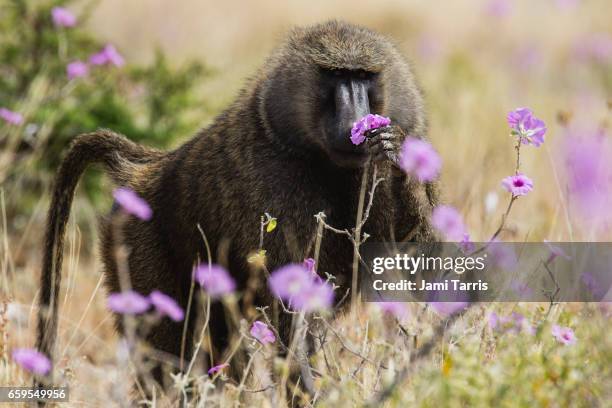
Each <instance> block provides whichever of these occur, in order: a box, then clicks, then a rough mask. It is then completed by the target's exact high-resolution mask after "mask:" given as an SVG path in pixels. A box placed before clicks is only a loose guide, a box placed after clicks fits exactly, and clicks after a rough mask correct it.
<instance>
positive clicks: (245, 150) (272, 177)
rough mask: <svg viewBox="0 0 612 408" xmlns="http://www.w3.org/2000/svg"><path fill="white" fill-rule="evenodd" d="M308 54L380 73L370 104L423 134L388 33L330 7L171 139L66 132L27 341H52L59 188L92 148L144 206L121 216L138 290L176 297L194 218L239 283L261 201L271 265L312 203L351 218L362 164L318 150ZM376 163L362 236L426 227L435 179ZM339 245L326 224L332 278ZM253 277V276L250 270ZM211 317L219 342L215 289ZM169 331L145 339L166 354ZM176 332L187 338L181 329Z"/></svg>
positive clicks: (349, 223) (109, 273)
mask: <svg viewBox="0 0 612 408" xmlns="http://www.w3.org/2000/svg"><path fill="white" fill-rule="evenodd" d="M321 67H323V68H334V69H336V68H340V69H351V70H354V69H360V70H365V71H370V72H377V73H379V75H380V86H381V87H382V95H383V98H382V100H381V101H380V103H379V104H378V106H377V110H376V113H380V114H383V115H386V116H389V117H390V118H391V119H392V121H393V123H394V124H396V125H398V126H400V127H401V128H402V130H403V131H404V132H405V133H406V134H410V135H413V136H416V137H424V136H425V133H426V122H425V115H424V109H423V105H422V98H421V94H420V92H419V90H418V88H417V86H416V84H415V80H414V78H413V75H412V73H411V71H410V69H409V67H408V65H407V64H406V63H405V62H404V60H403V59H402V58H401V57H400V56H399V54H398V52H397V51H396V50H395V48H394V47H393V46H392V45H391V43H390V42H388V41H387V40H386V39H384V38H383V37H382V36H380V35H378V34H376V33H373V32H371V31H369V30H367V29H365V28H361V27H356V26H353V25H349V24H346V23H341V22H336V21H332V22H328V23H324V24H320V25H316V26H314V27H310V28H305V29H297V30H295V31H294V32H293V33H292V34H291V35H290V36H289V39H288V40H287V42H286V43H285V44H284V45H283V46H281V47H280V48H279V50H278V51H277V52H276V53H274V54H273V55H272V57H271V58H270V60H269V61H268V63H267V64H266V65H265V66H264V68H263V69H262V70H261V71H260V72H259V73H258V75H257V76H256V77H255V78H254V79H253V80H252V81H251V82H250V83H249V84H248V85H247V86H246V87H245V88H244V90H243V91H242V92H241V93H240V95H239V96H238V98H237V99H236V101H235V102H234V103H233V104H232V105H231V106H230V107H229V108H228V109H227V110H226V111H225V112H223V113H222V114H221V115H219V116H218V117H217V119H216V120H215V121H214V123H213V124H212V125H211V126H210V127H208V128H207V129H203V130H202V131H201V132H199V133H198V134H197V135H196V136H195V137H194V138H193V139H192V140H190V141H189V142H187V143H185V144H184V145H183V146H181V147H179V148H178V149H176V150H174V151H171V152H167V153H160V152H157V151H153V150H149V149H145V148H142V147H139V146H136V145H135V144H133V143H131V142H129V141H128V140H127V139H125V138H123V137H122V136H119V135H115V134H113V133H112V132H109V131H99V132H95V133H93V134H88V135H83V136H79V137H78V138H77V139H76V140H75V142H74V143H73V145H72V147H71V149H70V150H69V152H68V155H67V157H66V159H65V160H64V162H63V163H62V166H61V168H60V171H59V174H58V177H57V182H56V186H55V193H54V198H53V202H52V205H51V209H50V211H49V223H48V226H47V234H46V246H45V257H44V265H43V273H42V277H41V285H42V292H41V293H42V294H41V315H40V323H39V330H40V331H39V343H38V345H39V347H40V349H41V350H42V351H43V352H45V353H47V354H49V355H50V354H51V353H52V344H53V339H54V337H55V332H56V322H57V290H58V288H59V279H60V267H61V262H62V244H63V235H64V229H65V225H66V221H67V219H68V216H69V209H70V202H71V199H72V195H73V193H74V189H75V186H76V183H77V180H78V177H79V176H80V174H81V173H82V172H83V170H84V169H85V167H86V165H88V164H89V163H93V162H101V163H102V164H103V165H104V166H105V168H106V169H107V171H108V172H109V174H111V176H112V177H113V179H114V180H115V182H116V183H117V184H119V185H126V186H129V187H131V188H133V189H134V190H135V191H136V192H137V193H138V194H139V195H141V196H142V197H143V198H145V199H146V200H147V201H148V202H149V204H150V205H151V207H152V209H153V218H152V220H151V221H148V222H144V221H140V220H137V219H135V218H130V219H129V220H128V221H127V222H126V223H125V224H124V225H123V228H122V232H123V239H124V243H125V244H126V246H127V247H128V248H129V250H130V253H129V259H128V263H129V271H130V277H131V285H132V287H133V288H134V289H135V290H137V291H139V292H141V293H143V294H145V295H146V294H148V293H150V292H151V291H152V290H154V289H159V290H161V291H163V292H165V293H167V294H168V295H170V296H173V297H174V298H175V299H177V300H178V301H179V302H180V303H181V304H182V305H183V306H185V305H186V303H187V298H188V294H189V286H190V282H191V273H192V268H193V265H194V263H195V262H196V260H197V259H201V260H204V259H206V252H205V248H204V245H203V240H202V237H201V234H200V232H199V231H198V229H197V225H198V224H199V225H201V227H202V229H203V230H204V233H205V234H206V237H207V239H208V240H209V242H210V244H211V247H212V250H213V258H214V259H213V262H224V263H225V262H226V265H225V266H227V267H228V269H229V270H230V271H231V273H232V275H233V276H234V278H235V280H236V282H237V283H238V293H240V291H242V290H244V289H245V285H246V283H247V280H248V278H249V273H250V272H249V270H250V269H249V267H248V265H247V261H246V258H247V255H248V254H249V253H251V252H252V251H253V250H255V249H257V247H258V240H259V223H260V217H261V215H262V214H263V213H264V212H268V213H270V214H272V215H273V216H275V217H277V218H278V220H279V225H278V228H277V230H276V231H274V232H273V233H270V234H266V236H265V242H264V247H265V249H266V250H267V256H268V258H267V263H268V268H269V269H270V270H273V269H274V268H276V267H278V266H280V265H283V264H286V263H289V262H301V261H302V260H303V259H304V258H305V257H308V256H311V255H312V254H311V253H310V252H308V251H309V248H310V250H311V249H312V245H311V243H312V238H313V236H314V233H315V228H316V221H315V219H314V215H315V214H317V213H318V212H320V211H324V212H325V214H326V215H327V217H328V218H327V221H328V222H329V223H330V224H332V225H334V226H335V227H337V228H342V229H344V228H348V229H350V228H352V227H353V226H354V225H355V215H356V211H357V202H358V195H359V186H360V180H361V173H362V169H360V168H343V167H339V166H336V164H335V163H333V162H331V161H330V160H329V158H328V157H327V155H326V153H325V146H324V144H325V141H324V140H323V139H322V138H321V137H320V130H321V129H319V128H318V122H317V120H318V117H319V116H320V115H322V114H323V113H324V112H321V111H320V109H319V105H320V104H318V100H319V96H318V94H317V89H316V88H317V87H316V86H314V85H313V84H316V83H317V75H319V74H318V72H319V69H320V68H321ZM378 166H379V169H380V171H381V172H382V174H383V175H384V176H385V177H386V179H385V181H384V182H383V183H381V185H380V186H379V188H378V190H377V194H376V196H375V200H374V205H373V208H372V211H371V213H370V217H369V219H368V221H367V223H366V224H365V226H364V228H363V230H364V232H366V233H368V234H369V235H370V236H371V238H370V240H372V241H392V240H395V239H400V238H401V237H405V236H407V235H410V234H412V235H411V237H412V239H413V240H418V241H428V240H431V239H433V235H432V231H431V228H430V226H429V223H428V218H429V215H430V211H431V208H432V206H433V205H434V204H435V202H436V199H437V198H436V192H435V188H434V186H433V185H432V184H427V185H425V186H424V185H422V184H420V183H418V182H416V181H414V180H413V179H411V178H410V177H407V176H405V175H402V176H394V175H392V173H391V171H390V167H391V166H390V165H389V164H388V163H379V164H378ZM102 232H103V240H102V257H103V259H104V264H105V268H106V271H105V272H106V277H107V286H108V289H109V291H111V292H114V291H118V290H119V284H118V279H117V265H116V262H115V256H114V252H113V251H114V242H113V234H112V229H111V228H110V224H109V223H108V222H107V221H106V222H103V225H102ZM222 242H228V243H229V247H228V251H227V253H226V257H225V260H224V259H219V257H218V256H217V250H218V248H219V246H220V245H221V244H222ZM352 254H353V250H352V246H351V244H350V242H349V241H348V240H347V239H346V237H344V236H339V235H335V234H331V233H325V236H324V238H323V242H322V247H321V252H320V259H319V265H318V269H319V271H326V272H329V273H331V274H333V275H335V276H336V277H337V279H338V283H340V284H341V285H343V289H342V292H344V290H345V289H344V288H347V287H348V286H350V273H351V272H350V271H351V261H352ZM251 278H253V277H251ZM255 278H256V280H257V281H259V282H260V287H261V288H262V289H265V286H266V285H265V279H266V278H265V276H264V275H263V272H262V273H261V275H260V276H257V277H255ZM260 295H261V296H259V297H258V298H257V299H256V302H257V303H259V304H266V303H269V302H270V299H269V297H268V296H267V294H266V293H265V290H262V291H261V293H260ZM46 312H49V313H46ZM193 315H194V314H193V313H192V314H191V316H192V317H193ZM192 322H193V319H192V320H191V322H190V324H189V336H190V337H189V338H190V339H191V336H192V334H191V332H192V330H193V323H192ZM210 327H211V331H212V333H213V334H212V337H213V339H214V340H215V341H216V344H217V346H218V348H219V349H222V348H223V346H224V345H225V344H226V342H227V336H228V330H227V327H226V325H225V319H224V317H223V309H222V307H221V306H220V305H219V303H218V302H216V303H214V304H213V310H212V314H211V322H210ZM181 333H182V323H180V324H179V323H173V322H171V321H169V320H168V319H165V320H164V321H163V322H162V323H161V324H159V326H158V327H156V328H155V329H154V330H153V331H152V332H151V334H150V336H149V338H148V340H149V342H150V343H151V344H152V345H153V346H154V347H156V348H157V349H159V350H162V351H164V352H166V353H169V354H172V355H175V356H176V355H179V352H180V344H181ZM284 333H286V330H285V331H284ZM187 344H188V349H190V348H191V347H189V346H190V345H191V343H190V342H188V343H187ZM187 357H188V356H187Z"/></svg>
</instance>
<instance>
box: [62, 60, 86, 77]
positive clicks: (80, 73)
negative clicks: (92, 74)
mask: <svg viewBox="0 0 612 408" xmlns="http://www.w3.org/2000/svg"><path fill="white" fill-rule="evenodd" d="M88 73H89V66H88V65H87V64H86V63H84V62H83V61H72V62H71V63H70V64H68V65H66V74H67V75H68V79H74V78H81V77H84V76H87V74H88Z"/></svg>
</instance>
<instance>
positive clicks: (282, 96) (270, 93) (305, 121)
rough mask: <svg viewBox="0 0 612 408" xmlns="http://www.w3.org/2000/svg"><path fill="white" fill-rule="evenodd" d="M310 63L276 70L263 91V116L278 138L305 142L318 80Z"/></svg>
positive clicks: (261, 98) (290, 64)
mask: <svg viewBox="0 0 612 408" xmlns="http://www.w3.org/2000/svg"><path fill="white" fill-rule="evenodd" d="M310 71H311V70H310V67H308V66H306V64H302V65H300V66H298V65H296V64H292V63H289V65H288V66H287V65H285V66H277V67H275V68H274V69H273V70H272V71H271V73H270V74H268V78H267V80H266V81H265V83H264V84H263V86H262V89H261V92H260V115H261V117H262V121H263V123H264V125H265V126H266V127H267V128H268V129H267V130H269V131H272V133H273V134H274V135H275V137H286V138H291V139H293V140H294V141H299V140H304V139H305V138H306V137H307V133H308V132H309V126H310V125H311V123H310V122H311V120H312V119H311V118H310V116H311V112H312V105H313V104H314V103H316V102H317V101H316V97H315V96H314V95H315V89H314V88H315V87H316V86H317V83H316V82H317V81H316V79H315V78H313V75H312V73H311V72H310Z"/></svg>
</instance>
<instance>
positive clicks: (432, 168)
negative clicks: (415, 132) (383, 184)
mask: <svg viewBox="0 0 612 408" xmlns="http://www.w3.org/2000/svg"><path fill="white" fill-rule="evenodd" d="M399 166H400V167H401V168H402V170H404V171H405V172H406V173H408V174H414V175H415V176H416V178H417V179H418V180H419V181H420V182H422V183H423V182H426V181H432V180H433V179H435V178H436V177H437V176H438V173H439V172H440V167H441V166H442V159H440V156H439V155H438V153H437V152H436V151H435V150H434V148H433V147H432V146H431V145H430V144H429V143H427V142H426V141H424V140H420V139H415V138H412V137H407V138H406V140H404V143H403V144H402V149H401V152H400V157H399Z"/></svg>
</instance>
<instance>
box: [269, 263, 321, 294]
mask: <svg viewBox="0 0 612 408" xmlns="http://www.w3.org/2000/svg"><path fill="white" fill-rule="evenodd" d="M312 282H313V276H312V274H311V273H310V272H309V271H308V270H307V269H306V268H305V267H304V266H303V265H298V264H288V265H285V266H283V267H280V268H278V269H277V270H275V271H274V272H272V274H271V275H270V279H269V280H268V286H270V290H271V291H272V294H273V295H274V296H276V297H277V298H280V299H283V300H285V301H290V300H291V299H292V298H293V297H294V296H295V295H297V294H298V293H300V292H303V291H304V290H305V289H307V288H308V287H310V286H311V285H312Z"/></svg>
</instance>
